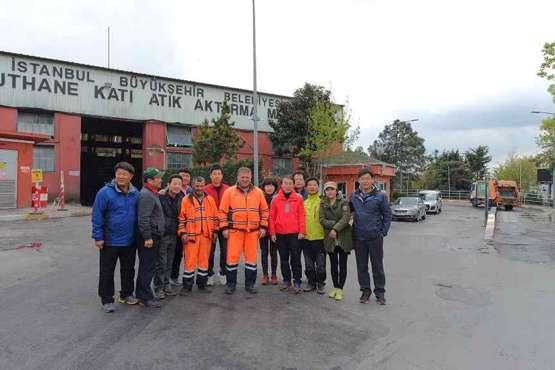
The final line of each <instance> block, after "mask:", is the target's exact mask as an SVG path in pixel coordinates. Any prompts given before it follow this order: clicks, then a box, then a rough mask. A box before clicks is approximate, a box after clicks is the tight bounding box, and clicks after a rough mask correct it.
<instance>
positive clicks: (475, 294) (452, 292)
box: [436, 283, 491, 306]
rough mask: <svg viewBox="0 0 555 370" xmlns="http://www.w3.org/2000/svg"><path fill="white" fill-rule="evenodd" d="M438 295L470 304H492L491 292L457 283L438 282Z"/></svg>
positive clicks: (448, 299)
mask: <svg viewBox="0 0 555 370" xmlns="http://www.w3.org/2000/svg"><path fill="white" fill-rule="evenodd" d="M436 286H437V287H438V288H437V289H436V296H438V297H439V298H441V299H445V300H447V301H455V302H461V303H464V304H467V305H470V306H487V305H490V304H491V298H490V296H489V294H487V293H485V292H482V291H479V290H477V289H474V288H464V287H461V286H459V285H456V284H450V283H438V284H436Z"/></svg>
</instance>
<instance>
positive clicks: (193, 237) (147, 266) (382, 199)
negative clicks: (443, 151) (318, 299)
mask: <svg viewBox="0 0 555 370" xmlns="http://www.w3.org/2000/svg"><path fill="white" fill-rule="evenodd" d="M134 175H135V169H134V168H133V166H132V165H131V164H129V163H127V162H120V163H117V164H116V166H115V176H114V180H113V181H112V182H111V183H109V184H106V185H105V186H104V187H103V188H102V189H101V190H100V191H99V192H98V193H97V195H96V199H95V202H94V206H93V215H92V237H93V239H94V240H95V245H96V247H97V248H98V249H99V251H100V275H99V286H98V294H99V296H100V298H101V307H102V309H103V310H104V311H105V312H113V311H114V310H115V305H114V271H115V267H116V263H117V261H118V260H119V262H120V274H121V292H120V295H119V299H118V301H119V302H120V303H122V304H130V305H134V304H137V303H138V304H141V305H143V306H145V307H148V308H160V307H161V303H160V300H163V299H164V298H165V297H166V296H174V295H178V294H179V295H182V296H188V295H190V294H191V293H192V291H193V286H194V285H195V283H196V286H197V288H198V289H197V290H198V292H199V293H210V292H211V290H210V289H209V288H208V287H209V286H211V285H214V284H215V283H216V282H217V279H216V274H215V272H214V262H215V261H214V255H215V250H216V246H217V245H218V246H219V250H220V252H219V256H220V261H219V265H220V271H219V282H220V283H221V284H222V285H225V286H226V288H225V293H226V294H234V293H235V290H236V286H237V271H238V268H239V263H240V260H241V256H243V261H244V273H245V291H246V292H247V293H249V294H256V293H257V289H256V287H255V283H256V279H257V274H258V268H257V260H258V249H259V248H260V250H261V261H262V279H261V284H262V285H278V284H280V281H279V280H278V277H277V267H278V255H279V261H280V263H279V265H280V270H281V278H282V279H281V287H280V289H281V290H282V291H289V292H292V293H294V294H300V293H302V292H312V291H316V292H317V293H319V294H325V293H326V290H325V286H326V254H327V255H328V256H329V260H330V265H331V266H330V271H331V277H332V282H333V288H332V289H330V290H329V292H328V295H329V297H330V298H332V299H335V300H338V301H341V300H342V299H343V287H344V285H345V281H346V278H347V261H348V256H349V254H350V252H351V251H352V250H353V249H354V251H355V256H356V264H357V273H358V282H359V285H360V290H361V291H362V295H361V297H360V302H361V303H368V302H369V300H370V297H371V295H372V289H371V281H370V274H369V269H368V261H369V260H370V263H371V267H372V275H373V281H374V290H373V293H374V295H375V297H376V301H377V302H378V303H379V304H382V305H383V304H385V273H384V267H383V238H384V237H385V236H386V235H387V233H388V231H389V227H390V223H391V211H390V209H389V202H388V199H387V197H386V195H385V194H384V193H383V192H381V191H379V190H378V189H377V188H376V187H375V186H374V176H373V174H372V172H371V171H370V170H369V169H366V168H364V169H362V170H361V171H360V173H359V177H358V182H359V187H358V189H357V190H356V191H355V192H354V193H353V194H352V196H351V198H350V199H345V198H343V196H342V195H341V193H340V192H339V191H338V186H337V184H336V183H335V182H326V183H325V184H324V185H323V187H322V190H323V192H324V194H323V195H321V194H320V182H319V180H318V179H317V178H308V179H305V175H304V173H303V172H301V171H298V172H295V173H294V174H293V175H292V176H284V177H282V178H281V179H279V181H278V179H275V178H267V179H264V181H263V183H262V184H261V186H260V188H258V187H255V186H254V185H253V184H252V173H251V170H250V169H249V168H246V167H242V168H239V169H238V171H237V182H236V184H235V185H232V186H228V185H226V184H224V183H223V177H224V176H223V175H224V174H223V170H222V167H221V166H219V165H217V164H216V165H214V166H212V167H211V169H210V183H209V184H207V183H206V180H205V179H204V178H203V177H200V176H197V177H193V178H192V177H191V172H190V171H189V170H188V169H181V170H179V171H178V174H176V175H173V176H171V177H170V178H169V179H168V181H167V185H166V187H165V188H164V189H161V188H162V173H161V172H160V171H159V170H158V169H156V168H147V169H146V170H145V171H143V173H142V177H143V187H142V189H141V190H140V191H138V190H137V189H136V188H135V187H134V186H133V185H132V183H131V180H132V179H133V176H134ZM136 255H138V257H139V268H138V272H137V277H136V281H135V258H136ZM302 256H304V272H305V275H306V285H305V286H304V287H303V286H302ZM182 261H183V262H182ZM268 262H270V263H268ZM181 265H183V275H182V281H180V280H179V276H180V270H181Z"/></svg>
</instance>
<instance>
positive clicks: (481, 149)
mask: <svg viewBox="0 0 555 370" xmlns="http://www.w3.org/2000/svg"><path fill="white" fill-rule="evenodd" d="M464 158H465V161H466V163H467V164H468V168H469V169H470V171H471V172H472V173H473V174H474V180H477V179H481V178H483V177H484V175H485V173H486V171H487V167H486V165H487V164H488V163H489V162H490V161H491V156H490V155H489V148H488V146H487V145H478V146H477V147H476V148H471V149H469V150H468V151H467V152H466V153H464Z"/></svg>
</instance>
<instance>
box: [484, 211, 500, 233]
mask: <svg viewBox="0 0 555 370" xmlns="http://www.w3.org/2000/svg"><path fill="white" fill-rule="evenodd" d="M496 216H497V207H491V208H490V210H489V213H488V220H487V222H486V231H485V233H484V240H486V241H491V240H493V234H494V232H495V219H496Z"/></svg>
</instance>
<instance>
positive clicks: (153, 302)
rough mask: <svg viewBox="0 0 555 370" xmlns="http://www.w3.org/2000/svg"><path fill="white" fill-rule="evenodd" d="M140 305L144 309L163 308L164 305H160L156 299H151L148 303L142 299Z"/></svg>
mask: <svg viewBox="0 0 555 370" xmlns="http://www.w3.org/2000/svg"><path fill="white" fill-rule="evenodd" d="M139 304H140V305H141V306H143V307H144V308H162V304H160V301H158V300H156V299H150V300H148V301H145V300H142V299H141V300H139Z"/></svg>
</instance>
